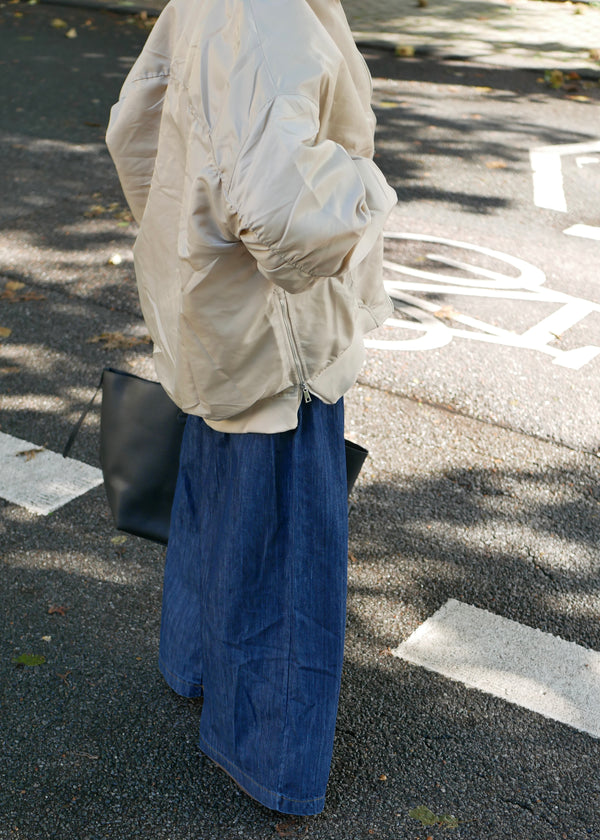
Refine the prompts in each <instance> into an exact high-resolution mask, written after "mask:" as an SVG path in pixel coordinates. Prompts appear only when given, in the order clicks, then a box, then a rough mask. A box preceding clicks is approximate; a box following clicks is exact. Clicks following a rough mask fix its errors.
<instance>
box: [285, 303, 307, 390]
mask: <svg viewBox="0 0 600 840" xmlns="http://www.w3.org/2000/svg"><path fill="white" fill-rule="evenodd" d="M279 302H280V304H281V314H282V317H283V323H284V324H285V330H286V332H287V337H288V341H289V344H290V348H291V351H292V357H293V360H294V366H295V368H296V375H297V376H298V384H299V385H300V388H301V389H302V395H303V397H304V402H307V403H309V402H311V396H310V391H309V390H308V385H307V384H306V382H305V381H304V373H303V372H302V364H301V362H300V353H299V352H298V347H297V345H296V340H295V338H294V334H293V332H292V325H291V324H290V322H289V313H288V307H287V300H286V298H285V292H284V293H282V294H281V296H280V298H279Z"/></svg>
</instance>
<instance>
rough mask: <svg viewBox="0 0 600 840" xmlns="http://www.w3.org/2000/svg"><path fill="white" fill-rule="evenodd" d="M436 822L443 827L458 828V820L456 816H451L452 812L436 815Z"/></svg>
mask: <svg viewBox="0 0 600 840" xmlns="http://www.w3.org/2000/svg"><path fill="white" fill-rule="evenodd" d="M438 822H439V824H440V825H443V826H444V828H458V826H459V821H458V820H457V819H456V817H454V816H452V814H441V816H439V817H438Z"/></svg>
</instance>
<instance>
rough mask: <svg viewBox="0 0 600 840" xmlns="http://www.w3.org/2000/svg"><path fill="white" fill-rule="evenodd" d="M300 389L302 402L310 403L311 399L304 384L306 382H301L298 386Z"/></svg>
mask: <svg viewBox="0 0 600 840" xmlns="http://www.w3.org/2000/svg"><path fill="white" fill-rule="evenodd" d="M300 387H301V389H302V397H303V398H304V402H305V403H309V402H312V397H311V395H310V391H309V390H308V385H307V384H306V382H303V383H302V384H301V385H300Z"/></svg>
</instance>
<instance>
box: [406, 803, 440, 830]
mask: <svg viewBox="0 0 600 840" xmlns="http://www.w3.org/2000/svg"><path fill="white" fill-rule="evenodd" d="M408 816H409V817H412V818H413V820H419V822H420V823H421V824H422V825H437V821H438V818H437V815H436V814H434V813H433V811H430V810H429V808H427V807H426V806H425V805H419V807H418V808H413V809H412V811H409V812H408Z"/></svg>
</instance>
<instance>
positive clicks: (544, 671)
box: [393, 600, 600, 738]
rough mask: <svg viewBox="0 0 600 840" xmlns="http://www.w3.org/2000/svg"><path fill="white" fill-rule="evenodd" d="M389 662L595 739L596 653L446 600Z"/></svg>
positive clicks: (598, 724) (599, 712)
mask: <svg viewBox="0 0 600 840" xmlns="http://www.w3.org/2000/svg"><path fill="white" fill-rule="evenodd" d="M393 653H394V655H395V656H398V657H399V658H400V659H405V660H406V661H407V662H411V663H413V664H414V665H421V666H422V667H424V668H427V669H428V670H430V671H436V672H437V673H439V674H442V675H443V676H445V677H449V678H450V679H453V680H457V681H459V682H461V683H464V685H467V686H469V687H470V688H477V689H479V690H480V691H485V692H487V693H488V694H493V695H494V696H495V697H500V698H502V699H503V700H506V701H508V702H509V703H515V704H517V705H519V706H522V707H524V708H525V709H529V710H530V711H533V712H537V713H539V714H541V715H544V716H545V717H547V718H551V719H553V720H557V721H559V722H561V723H565V724H567V725H568V726H572V727H574V728H575V729H578V730H580V731H582V732H587V733H588V734H590V735H593V736H594V737H595V738H600V700H599V698H600V653H597V652H596V651H593V650H588V649H587V648H584V647H581V646H580V645H577V644H574V643H573V642H566V641H564V639H560V638H558V637H556V636H552V635H550V634H549V633H543V632H542V631H541V630H535V629H533V628H531V627H526V626H524V625H523V624H519V623H518V622H516V621H510V620H509V619H507V618H502V617H501V616H498V615H494V614H493V613H490V612H487V610H481V609H478V608H477V607H472V606H469V605H468V604H462V603H460V601H455V600H450V601H447V602H446V604H444V606H443V607H441V609H439V610H438V611H437V612H436V613H435V614H434V615H432V616H431V618H428V619H427V621H426V622H425V623H424V624H422V625H421V627H419V628H418V630H416V631H415V632H414V633H413V634H412V635H411V636H410V637H409V638H408V639H407V640H406V641H405V642H403V643H402V644H401V645H400V646H399V647H398V648H396V650H395V651H393Z"/></svg>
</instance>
